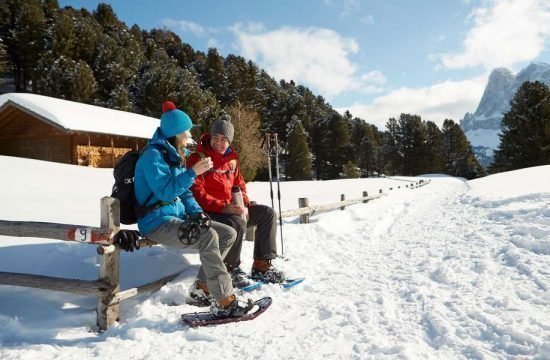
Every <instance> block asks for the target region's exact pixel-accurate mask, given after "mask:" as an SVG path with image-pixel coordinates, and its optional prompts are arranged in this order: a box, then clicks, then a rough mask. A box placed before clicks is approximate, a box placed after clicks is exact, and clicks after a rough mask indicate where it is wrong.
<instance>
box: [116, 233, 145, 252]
mask: <svg viewBox="0 0 550 360" xmlns="http://www.w3.org/2000/svg"><path fill="white" fill-rule="evenodd" d="M140 238H141V234H140V233H139V231H137V230H120V231H119V232H117V233H116V235H115V237H114V241H113V243H115V244H118V245H119V246H120V248H121V249H122V250H124V251H130V252H132V251H134V250H139V240H140Z"/></svg>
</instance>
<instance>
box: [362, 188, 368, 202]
mask: <svg viewBox="0 0 550 360" xmlns="http://www.w3.org/2000/svg"><path fill="white" fill-rule="evenodd" d="M367 196H369V193H368V192H366V191H363V197H364V198H365V197H367ZM366 202H368V200H363V203H366Z"/></svg>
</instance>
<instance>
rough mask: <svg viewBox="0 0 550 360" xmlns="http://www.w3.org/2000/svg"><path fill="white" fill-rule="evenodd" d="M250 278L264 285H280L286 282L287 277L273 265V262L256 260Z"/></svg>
mask: <svg viewBox="0 0 550 360" xmlns="http://www.w3.org/2000/svg"><path fill="white" fill-rule="evenodd" d="M250 278H252V280H256V281H261V282H263V283H274V284H280V283H282V282H284V281H285V280H286V275H285V273H284V272H282V271H281V270H278V269H276V268H275V267H274V266H273V265H271V260H254V263H253V264H252V273H251V275H250Z"/></svg>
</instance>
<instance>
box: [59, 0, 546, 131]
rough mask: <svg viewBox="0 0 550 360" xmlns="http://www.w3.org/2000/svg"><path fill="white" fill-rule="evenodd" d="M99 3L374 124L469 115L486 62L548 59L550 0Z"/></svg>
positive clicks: (67, 1) (92, 4)
mask: <svg viewBox="0 0 550 360" xmlns="http://www.w3.org/2000/svg"><path fill="white" fill-rule="evenodd" d="M103 2H106V3H109V4H110V5H111V6H112V7H113V9H114V10H115V12H116V14H117V15H118V17H119V19H120V20H122V21H124V22H125V23H126V24H127V25H129V26H131V25H133V24H138V25H139V26H140V27H141V28H142V29H147V30H150V29H152V28H163V27H164V28H168V29H170V30H172V31H174V32H175V33H177V34H178V35H179V36H180V37H181V38H182V40H183V41H184V42H187V43H189V44H190V45H191V46H193V48H194V49H195V50H201V51H206V50H207V49H208V48H209V47H216V48H217V49H218V50H219V51H220V53H221V54H222V55H227V54H230V53H233V54H238V55H242V56H244V57H245V58H247V59H251V60H253V61H254V62H256V63H257V64H258V65H259V66H260V67H262V68H264V69H265V70H267V71H268V72H269V73H270V74H271V75H272V76H273V77H274V78H275V79H277V80H279V79H283V78H284V79H286V80H291V79H293V80H295V81H296V82H297V83H299V84H303V85H305V86H308V87H309V88H311V89H312V90H313V91H314V92H315V93H316V94H320V95H322V96H324V97H325V98H326V99H327V100H328V101H329V102H330V103H331V104H332V105H333V106H334V107H335V108H337V109H338V110H340V111H343V110H345V109H349V110H350V111H351V112H352V114H353V115H356V116H360V117H362V118H363V119H365V120H367V121H368V122H370V123H373V124H376V125H378V126H380V127H383V125H384V124H385V122H386V121H387V119H388V118H389V117H390V116H399V114H400V113H401V112H409V113H415V114H418V115H421V116H422V117H423V118H424V119H426V120H432V121H435V122H436V123H437V124H441V123H442V122H443V120H444V119H445V118H452V119H454V120H456V121H458V120H460V119H461V118H462V117H463V115H464V113H466V112H467V111H470V112H473V111H475V109H476V107H477V105H478V103H479V100H480V99H481V95H482V93H483V89H484V87H485V85H486V82H487V77H488V75H489V73H490V71H491V70H492V69H494V68H496V67H507V68H509V69H511V70H512V71H513V72H517V71H519V70H521V69H522V68H523V67H525V66H526V65H527V64H529V63H530V62H532V61H539V62H547V63H550V1H548V0H416V1H411V0H393V1H392V0H340V1H338V0H278V1H267V0H255V1H252V0H250V1H242V0H224V1H214V0H193V1H191V0H179V1H177V0H163V1H149V0H132V1H128V0H115V1H103ZM98 3H99V1H95V0H83V1H76V0H60V1H59V4H60V6H66V5H70V6H72V7H74V8H81V7H85V8H88V9H90V10H94V9H95V8H96V7H97V4H98Z"/></svg>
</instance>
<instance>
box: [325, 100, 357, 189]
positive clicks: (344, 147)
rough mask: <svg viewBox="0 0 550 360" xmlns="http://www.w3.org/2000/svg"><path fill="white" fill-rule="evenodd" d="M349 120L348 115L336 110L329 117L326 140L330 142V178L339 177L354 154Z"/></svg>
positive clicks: (328, 172) (328, 169) (328, 166)
mask: <svg viewBox="0 0 550 360" xmlns="http://www.w3.org/2000/svg"><path fill="white" fill-rule="evenodd" d="M348 120H349V119H348V117H342V116H341V115H340V114H338V113H337V112H336V111H334V112H333V113H332V116H331V117H330V119H329V126H328V132H327V133H326V135H325V138H324V141H325V142H327V143H328V144H330V145H329V146H330V147H329V149H328V150H329V152H328V161H327V169H326V170H327V175H328V178H329V179H337V178H339V177H340V174H341V173H342V172H343V169H344V165H345V164H346V163H347V162H348V160H349V159H350V158H351V156H352V155H351V154H352V148H351V144H350V139H351V136H350V129H349V123H348Z"/></svg>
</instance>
